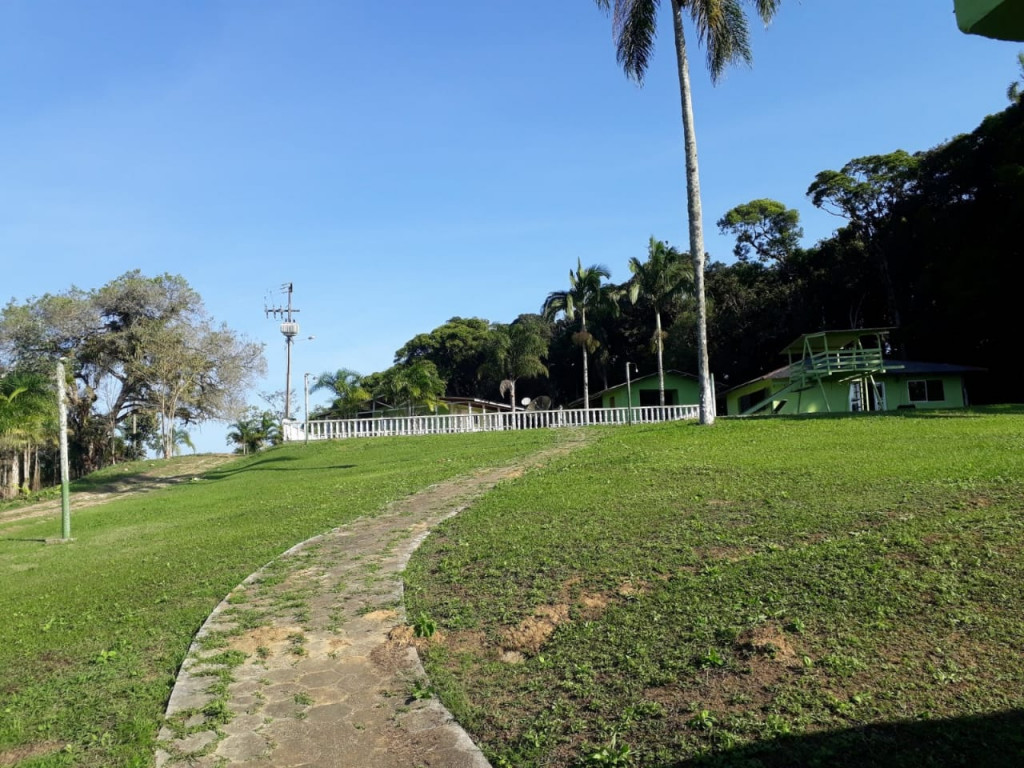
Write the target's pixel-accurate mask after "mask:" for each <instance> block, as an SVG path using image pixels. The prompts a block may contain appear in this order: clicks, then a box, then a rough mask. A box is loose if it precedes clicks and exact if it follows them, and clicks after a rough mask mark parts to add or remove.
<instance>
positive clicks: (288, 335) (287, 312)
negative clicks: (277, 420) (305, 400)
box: [263, 283, 299, 421]
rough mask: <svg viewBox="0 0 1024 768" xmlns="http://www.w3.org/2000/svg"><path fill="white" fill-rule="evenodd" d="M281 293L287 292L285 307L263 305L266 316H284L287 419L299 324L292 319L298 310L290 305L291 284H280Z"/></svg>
mask: <svg viewBox="0 0 1024 768" xmlns="http://www.w3.org/2000/svg"><path fill="white" fill-rule="evenodd" d="M281 293H287V294H288V305H287V306H285V307H267V306H264V307H263V311H264V313H266V316H267V317H274V318H284V322H282V323H281V333H282V334H283V335H284V346H285V352H286V355H287V360H288V362H287V365H286V367H285V374H284V419H285V421H288V420H290V419H291V417H292V342H294V341H295V337H296V336H298V335H299V324H298V323H297V322H295V320H293V319H292V314H293V313H295V312H298V311H299V310H297V309H295V308H294V307H293V306H292V284H291V283H285V284H284V285H282V286H281Z"/></svg>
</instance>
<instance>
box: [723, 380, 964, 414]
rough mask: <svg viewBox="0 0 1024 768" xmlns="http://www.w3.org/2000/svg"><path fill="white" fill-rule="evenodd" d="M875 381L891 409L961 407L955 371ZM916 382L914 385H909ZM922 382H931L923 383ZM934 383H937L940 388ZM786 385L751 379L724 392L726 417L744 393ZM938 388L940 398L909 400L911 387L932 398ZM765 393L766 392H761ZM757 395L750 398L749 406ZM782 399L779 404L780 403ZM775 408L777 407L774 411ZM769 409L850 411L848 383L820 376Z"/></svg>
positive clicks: (736, 408)
mask: <svg viewBox="0 0 1024 768" xmlns="http://www.w3.org/2000/svg"><path fill="white" fill-rule="evenodd" d="M875 381H876V382H878V383H879V384H882V385H884V388H885V403H884V405H885V410H887V411H895V410H897V409H899V408H900V407H901V406H903V407H907V408H909V407H910V406H913V407H914V408H915V409H922V408H962V407H963V406H964V397H963V376H961V375H959V374H952V375H950V374H946V375H935V374H903V373H900V374H896V373H889V374H886V375H882V376H876V377H875ZM913 382H918V384H916V385H915V384H912V383H913ZM926 382H932V384H930V385H929V384H927V383H926ZM934 382H941V387H940V386H938V385H936V384H935V383H934ZM788 384H789V380H788V379H772V380H767V381H756V382H751V383H750V384H747V385H745V386H743V387H738V388H736V389H735V390H733V391H732V392H730V393H729V394H728V395H726V410H727V413H728V414H729V415H730V416H739V415H740V414H741V413H743V410H744V408H741V407H740V399H741V398H742V397H743V396H744V395H753V394H754V393H755V392H757V391H759V390H763V389H765V388H768V390H769V391H770V392H771V393H775V392H781V390H783V389H784V388H785V387H786V386H787V385H788ZM940 388H941V395H942V399H941V400H939V399H917V400H915V399H913V397H912V394H911V389H913V390H914V393H915V394H916V395H917V396H918V398H923V397H932V398H935V397H936V396H937V395H938V394H939V389H940ZM765 396H767V395H765ZM758 399H760V398H755V399H752V400H751V401H750V404H751V405H753V404H754V403H755V402H757V400H758ZM783 401H785V403H784V404H783V405H781V406H780V403H782V402H783ZM776 409H777V410H776ZM772 410H773V411H774V412H775V413H779V414H796V413H828V412H831V413H848V412H849V411H850V382H849V381H837V380H829V379H824V380H822V382H821V385H815V386H813V387H812V388H810V389H807V390H804V391H803V392H784V393H781V394H780V395H779V398H778V399H777V400H773V403H772ZM768 412H769V411H768V409H767V408H766V409H765V410H763V411H761V412H760V413H761V414H766V413H768Z"/></svg>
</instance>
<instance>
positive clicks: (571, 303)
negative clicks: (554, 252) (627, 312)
mask: <svg viewBox="0 0 1024 768" xmlns="http://www.w3.org/2000/svg"><path fill="white" fill-rule="evenodd" d="M609 277H611V272H609V271H608V267H605V266H602V265H600V264H593V265H591V266H589V267H586V268H584V267H583V263H582V262H581V261H580V260H579V259H577V260H576V271H573V270H571V269H570V270H569V290H568V291H553V292H552V293H549V294H548V297H547V298H546V299H545V300H544V306H543V307H542V308H541V314H542V315H543V316H544V317H545V318H547V319H548V320H553V319H554V318H555V317H556V316H557V315H558V314H559V313H564V314H565V318H566V320H568V321H569V322H573V321H574V320H575V319H576V313H577V312H578V313H579V315H580V332H579V333H577V334H575V335H574V336H573V341H575V342H576V343H577V344H578V345H579V346H580V348H581V349H582V350H583V408H584V410H587V411H589V410H590V373H589V371H588V369H587V361H588V357H589V353H590V352H593V351H594V350H595V349H597V340H596V339H595V338H594V337H593V336H592V335H591V334H590V332H589V331H587V310H591V311H596V310H599V309H600V308H602V307H608V308H609V309H611V310H612V311H613V312H614V311H616V310H617V309H618V305H617V304H616V303H615V299H616V298H617V296H616V293H615V289H614V287H613V286H610V285H605V284H604V283H603V282H602V280H607V279H608V278H609Z"/></svg>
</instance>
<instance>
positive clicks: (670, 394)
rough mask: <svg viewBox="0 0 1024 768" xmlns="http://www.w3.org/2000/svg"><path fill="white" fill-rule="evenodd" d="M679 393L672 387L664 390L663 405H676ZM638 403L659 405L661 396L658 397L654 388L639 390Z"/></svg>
mask: <svg viewBox="0 0 1024 768" xmlns="http://www.w3.org/2000/svg"><path fill="white" fill-rule="evenodd" d="M678 394H679V393H678V392H677V391H676V390H674V389H666V390H665V405H676V403H677V402H678V400H677V395H678ZM640 405H661V398H660V397H658V390H656V389H641V390H640Z"/></svg>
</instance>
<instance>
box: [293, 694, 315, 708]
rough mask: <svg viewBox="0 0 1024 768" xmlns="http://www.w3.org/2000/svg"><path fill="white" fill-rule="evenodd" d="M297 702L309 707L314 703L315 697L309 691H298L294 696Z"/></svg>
mask: <svg viewBox="0 0 1024 768" xmlns="http://www.w3.org/2000/svg"><path fill="white" fill-rule="evenodd" d="M294 700H295V703H296V704H298V705H299V706H300V707H308V706H310V705H312V703H313V697H312V696H310V695H309V694H308V693H304V692H303V693H296V694H295V696H294Z"/></svg>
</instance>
